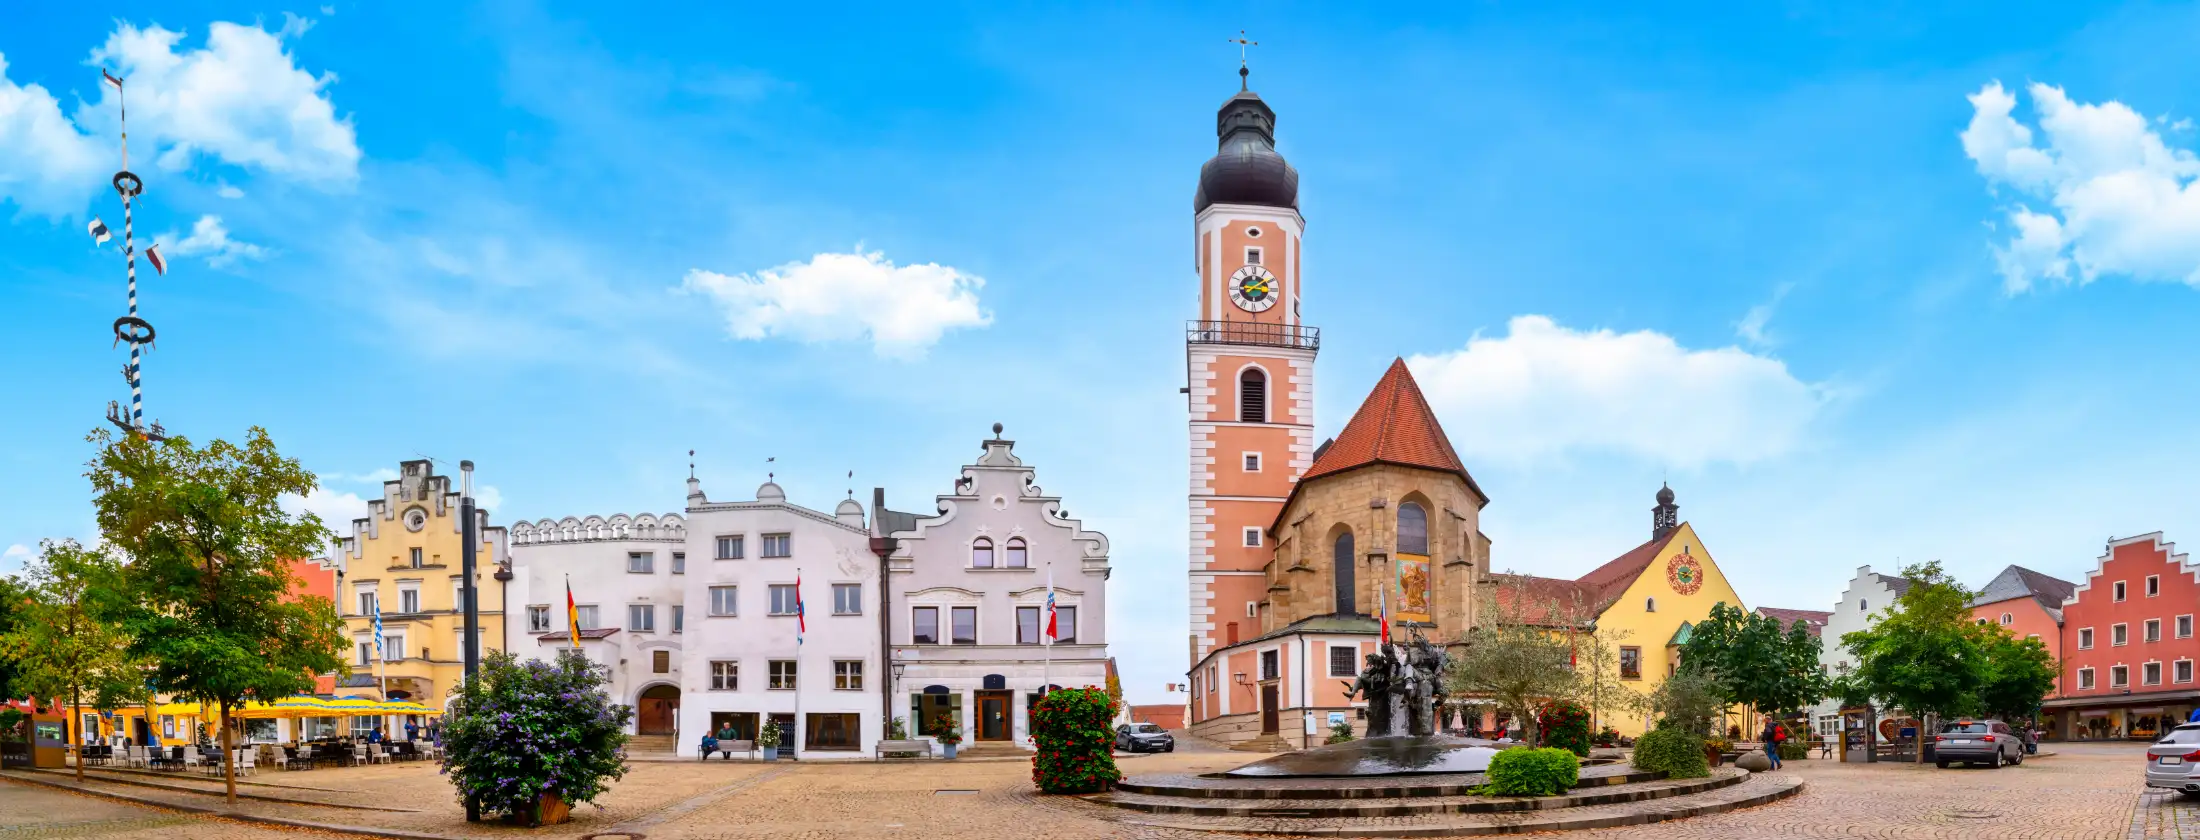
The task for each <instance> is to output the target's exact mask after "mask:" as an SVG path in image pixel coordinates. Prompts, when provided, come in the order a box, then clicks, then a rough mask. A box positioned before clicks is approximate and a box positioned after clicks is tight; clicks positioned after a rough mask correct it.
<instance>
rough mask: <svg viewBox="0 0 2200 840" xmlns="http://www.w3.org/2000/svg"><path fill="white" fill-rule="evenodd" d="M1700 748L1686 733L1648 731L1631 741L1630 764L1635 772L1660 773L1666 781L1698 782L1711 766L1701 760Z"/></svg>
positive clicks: (1708, 772)
mask: <svg viewBox="0 0 2200 840" xmlns="http://www.w3.org/2000/svg"><path fill="white" fill-rule="evenodd" d="M1703 748H1704V742H1703V739H1702V738H1698V737H1696V736H1695V735H1693V734H1690V733H1688V732H1686V731H1683V730H1680V729H1652V730H1650V731H1648V732H1645V733H1642V737H1640V738H1636V739H1635V757H1634V761H1633V763H1634V765H1635V769H1637V770H1644V771H1648V772H1652V773H1659V772H1662V773H1664V774H1665V775H1666V777H1667V778H1672V779H1696V778H1702V777H1704V776H1709V775H1711V764H1710V762H1708V761H1705V760H1704V755H1703Z"/></svg>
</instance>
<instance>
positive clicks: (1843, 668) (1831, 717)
mask: <svg viewBox="0 0 2200 840" xmlns="http://www.w3.org/2000/svg"><path fill="white" fill-rule="evenodd" d="M1909 589H1910V579H1909V578H1906V577H1898V576H1895V575H1883V574H1880V573H1878V572H1874V571H1872V567H1870V566H1859V567H1857V569H1856V577H1855V578H1853V579H1851V580H1850V581H1849V586H1848V589H1847V590H1845V591H1843V592H1842V593H1841V602H1840V603H1838V604H1835V605H1834V607H1833V615H1830V616H1827V617H1826V626H1825V628H1824V629H1823V630H1821V631H1819V636H1818V637H1819V639H1820V640H1821V641H1822V642H1823V646H1822V647H1821V648H1820V649H1819V651H1818V664H1819V665H1821V666H1824V667H1825V669H1826V673H1827V674H1828V675H1832V676H1839V675H1841V674H1845V673H1848V672H1849V671H1852V670H1854V669H1855V668H1856V658H1855V657H1853V656H1850V655H1849V651H1848V649H1847V648H1844V647H1842V646H1841V637H1842V636H1843V635H1844V634H1848V633H1853V632H1856V631H1858V630H1863V629H1865V628H1868V627H1871V626H1872V625H1874V624H1878V623H1879V617H1880V615H1881V613H1882V612H1883V611H1884V610H1886V609H1887V608H1888V607H1891V606H1894V601H1895V599H1896V598H1899V597H1901V596H1902V593H1904V592H1907V591H1909ZM1840 706H1841V704H1840V702H1839V701H1836V700H1832V699H1828V700H1827V701H1826V702H1824V703H1821V704H1819V706H1818V708H1816V709H1814V710H1812V711H1813V714H1812V718H1811V719H1812V720H1813V721H1815V722H1816V728H1817V730H1818V734H1820V735H1825V736H1831V735H1834V734H1837V733H1839V732H1840V722H1839V716H1840V713H1841V708H1840Z"/></svg>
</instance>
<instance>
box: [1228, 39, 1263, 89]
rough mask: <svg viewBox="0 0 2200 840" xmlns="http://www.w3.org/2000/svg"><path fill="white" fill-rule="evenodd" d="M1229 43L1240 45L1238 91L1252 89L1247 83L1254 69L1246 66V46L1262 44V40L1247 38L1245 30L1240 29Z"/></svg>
mask: <svg viewBox="0 0 2200 840" xmlns="http://www.w3.org/2000/svg"><path fill="white" fill-rule="evenodd" d="M1229 43H1232V44H1236V45H1238V92H1239V93H1244V92H1246V91H1248V90H1250V89H1251V88H1249V87H1247V86H1246V83H1247V77H1248V76H1251V75H1252V74H1253V71H1251V70H1249V69H1246V67H1245V48H1246V47H1257V46H1260V42H1259V41H1249V40H1246V38H1245V30H1243V29H1240V30H1238V36H1237V37H1235V38H1231V39H1230V40H1229Z"/></svg>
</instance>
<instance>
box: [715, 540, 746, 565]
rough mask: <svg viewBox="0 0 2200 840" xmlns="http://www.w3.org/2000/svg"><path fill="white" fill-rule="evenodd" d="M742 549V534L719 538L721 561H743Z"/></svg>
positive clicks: (719, 557)
mask: <svg viewBox="0 0 2200 840" xmlns="http://www.w3.org/2000/svg"><path fill="white" fill-rule="evenodd" d="M741 548H742V546H741V535H740V534H731V535H727V536H722V537H719V538H718V559H720V560H739V559H741Z"/></svg>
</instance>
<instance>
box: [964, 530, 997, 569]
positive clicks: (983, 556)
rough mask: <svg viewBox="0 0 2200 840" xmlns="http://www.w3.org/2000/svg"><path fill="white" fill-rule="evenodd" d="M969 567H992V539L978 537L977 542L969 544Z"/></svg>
mask: <svg viewBox="0 0 2200 840" xmlns="http://www.w3.org/2000/svg"><path fill="white" fill-rule="evenodd" d="M970 567H971V568H973V569H990V568H993V541H992V540H989V539H986V538H984V537H979V538H978V541H977V542H973V543H971V544H970Z"/></svg>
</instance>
